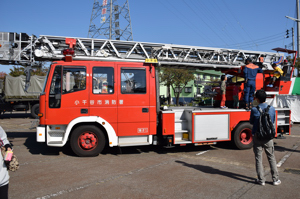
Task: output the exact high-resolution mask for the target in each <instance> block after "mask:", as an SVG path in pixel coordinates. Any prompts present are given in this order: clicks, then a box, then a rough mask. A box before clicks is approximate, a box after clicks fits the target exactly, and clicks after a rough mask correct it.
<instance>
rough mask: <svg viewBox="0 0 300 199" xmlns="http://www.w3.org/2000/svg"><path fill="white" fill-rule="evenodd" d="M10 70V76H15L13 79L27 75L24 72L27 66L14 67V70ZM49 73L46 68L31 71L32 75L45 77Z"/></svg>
mask: <svg viewBox="0 0 300 199" xmlns="http://www.w3.org/2000/svg"><path fill="white" fill-rule="evenodd" d="M9 70H10V73H9V75H10V76H13V77H18V76H20V75H24V76H26V74H25V72H24V71H25V66H13V68H11V69H9ZM47 71H48V68H46V67H41V68H34V69H32V70H31V75H38V76H45V75H46V74H47Z"/></svg>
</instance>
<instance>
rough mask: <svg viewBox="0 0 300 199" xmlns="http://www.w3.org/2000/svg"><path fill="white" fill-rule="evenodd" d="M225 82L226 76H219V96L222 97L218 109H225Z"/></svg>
mask: <svg viewBox="0 0 300 199" xmlns="http://www.w3.org/2000/svg"><path fill="white" fill-rule="evenodd" d="M226 80H227V77H226V75H222V76H221V86H220V91H221V96H222V100H221V104H220V108H222V109H224V108H227V107H226V106H225V101H226Z"/></svg>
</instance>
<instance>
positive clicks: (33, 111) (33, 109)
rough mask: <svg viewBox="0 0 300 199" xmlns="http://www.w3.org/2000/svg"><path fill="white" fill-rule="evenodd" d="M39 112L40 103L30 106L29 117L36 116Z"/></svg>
mask: <svg viewBox="0 0 300 199" xmlns="http://www.w3.org/2000/svg"><path fill="white" fill-rule="evenodd" d="M39 112H40V105H39V104H35V105H33V106H32V107H31V117H33V118H38V114H39Z"/></svg>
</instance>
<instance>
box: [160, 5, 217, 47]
mask: <svg viewBox="0 0 300 199" xmlns="http://www.w3.org/2000/svg"><path fill="white" fill-rule="evenodd" d="M159 2H160V3H161V4H163V6H165V7H166V8H167V9H168V10H169V11H170V12H171V13H173V14H174V15H175V16H176V17H177V18H179V19H180V20H181V21H182V22H183V23H184V24H185V25H187V26H188V27H189V28H190V29H191V30H193V31H194V32H195V33H196V34H197V35H198V36H200V37H202V39H204V40H206V41H208V42H210V43H211V40H208V39H207V38H204V37H203V36H202V35H201V34H199V33H198V32H197V31H196V30H195V29H194V27H193V26H190V24H188V23H186V21H189V19H187V18H186V17H185V15H184V14H183V15H182V16H183V17H184V18H185V19H187V20H186V21H184V20H183V18H182V16H178V14H177V13H176V12H173V11H172V10H171V9H170V8H169V6H167V5H165V4H164V3H163V1H160V0H159ZM169 5H172V7H173V8H174V9H175V10H176V11H177V12H178V13H179V11H178V10H177V9H176V8H175V7H174V6H173V4H171V3H169Z"/></svg>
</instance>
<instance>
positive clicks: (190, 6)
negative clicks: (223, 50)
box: [183, 0, 227, 46]
mask: <svg viewBox="0 0 300 199" xmlns="http://www.w3.org/2000/svg"><path fill="white" fill-rule="evenodd" d="M183 2H184V3H185V4H186V5H187V6H188V7H189V8H190V9H191V10H192V11H193V13H195V14H196V15H197V16H198V17H199V19H200V20H201V21H202V22H203V23H204V24H205V25H206V26H207V27H208V28H209V29H210V30H211V31H212V32H213V33H215V35H217V37H219V39H220V40H221V41H223V42H224V43H225V45H226V46H227V43H226V42H225V41H224V40H223V38H222V37H220V36H219V35H218V34H217V33H216V32H215V31H214V29H212V28H211V27H210V25H209V24H207V23H206V22H205V21H204V20H203V19H202V17H201V16H199V14H198V13H197V12H196V11H195V10H194V9H193V8H192V7H191V6H190V5H189V4H188V3H186V1H185V0H183Z"/></svg>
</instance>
